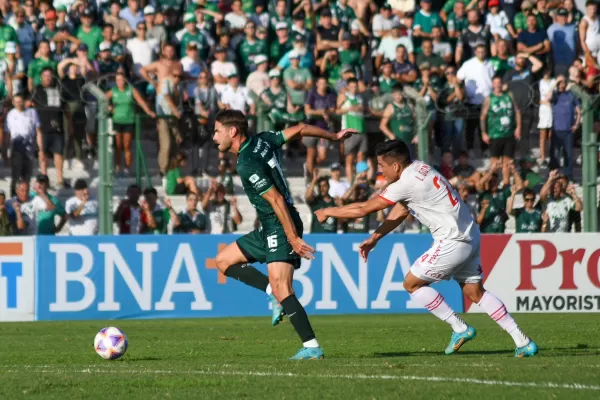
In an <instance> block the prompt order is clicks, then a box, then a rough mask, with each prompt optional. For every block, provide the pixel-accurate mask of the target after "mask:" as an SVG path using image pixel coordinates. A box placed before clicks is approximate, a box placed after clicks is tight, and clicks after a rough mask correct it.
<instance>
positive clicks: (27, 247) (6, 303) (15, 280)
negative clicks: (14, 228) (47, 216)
mask: <svg viewBox="0 0 600 400" xmlns="http://www.w3.org/2000/svg"><path fill="white" fill-rule="evenodd" d="M34 260H35V238H34V237H0V322H3V321H33V319H34V292H35V279H34V270H35V261H34Z"/></svg>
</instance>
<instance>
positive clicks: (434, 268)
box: [315, 140, 538, 357]
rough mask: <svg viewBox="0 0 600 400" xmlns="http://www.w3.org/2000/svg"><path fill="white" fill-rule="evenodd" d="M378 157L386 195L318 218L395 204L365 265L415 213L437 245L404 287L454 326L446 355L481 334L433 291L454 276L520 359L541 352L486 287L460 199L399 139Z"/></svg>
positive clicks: (368, 246)
mask: <svg viewBox="0 0 600 400" xmlns="http://www.w3.org/2000/svg"><path fill="white" fill-rule="evenodd" d="M377 159H378V162H379V167H380V168H381V172H382V174H383V176H384V177H385V179H386V180H387V182H388V183H389V186H388V187H387V188H386V189H385V190H384V191H383V193H381V194H380V195H379V196H376V197H373V198H371V199H369V200H368V201H366V202H362V203H354V204H350V205H348V206H344V207H333V208H324V209H321V210H318V211H316V212H315V214H316V216H317V218H318V219H319V221H320V222H322V221H325V220H326V219H327V218H329V217H334V218H347V219H355V218H361V217H364V216H366V215H369V214H371V213H373V212H376V211H379V210H383V209H385V208H387V207H390V206H392V205H393V206H394V208H393V209H392V211H391V212H390V213H389V215H388V217H387V219H386V220H385V222H384V223H383V224H382V225H381V226H380V227H379V228H378V229H377V230H376V231H375V232H374V233H373V234H372V235H371V237H370V238H369V239H367V240H366V241H364V242H363V243H362V244H361V245H360V254H361V256H362V257H363V258H364V259H365V261H366V259H367V256H368V254H369V252H370V251H371V250H372V249H373V248H374V247H375V246H376V245H377V242H378V241H379V240H380V239H381V238H382V237H384V236H385V235H387V234H388V233H389V232H391V231H393V230H394V229H395V228H396V227H397V226H398V225H400V224H401V223H402V221H404V219H405V218H406V217H407V216H408V214H409V213H410V214H412V215H413V216H414V217H415V218H417V219H418V220H419V221H421V223H422V224H423V225H425V226H426V227H427V228H429V231H430V232H431V234H432V236H433V239H434V242H433V245H432V246H431V248H430V249H429V250H428V251H427V252H425V254H423V255H422V256H421V257H419V259H417V261H415V263H414V264H413V265H412V267H411V268H410V272H409V273H408V274H407V275H406V277H405V278H404V288H405V289H406V291H407V292H409V293H410V295H411V297H412V298H413V299H414V300H415V301H416V302H417V303H419V304H420V305H422V306H423V307H425V308H426V309H427V310H429V311H430V312H431V313H432V314H433V315H435V316H436V317H438V318H439V319H441V320H442V321H445V322H447V323H448V324H449V325H450V326H451V327H452V330H453V331H454V332H453V333H452V338H451V339H450V344H449V345H448V347H447V348H446V351H445V352H446V354H452V353H454V352H455V351H457V350H458V349H460V347H461V346H462V345H463V344H465V343H466V342H468V341H469V340H471V339H474V338H475V336H476V331H475V329H474V328H473V327H471V326H470V325H468V324H466V323H465V322H464V321H463V320H462V319H461V318H460V317H459V316H458V315H457V314H456V313H455V312H454V310H453V309H452V308H450V306H449V305H448V304H447V303H446V301H445V300H444V297H443V296H442V295H441V294H440V293H439V292H438V291H437V290H435V289H433V288H432V287H430V285H431V284H432V283H435V282H439V281H441V280H448V279H450V278H454V280H456V281H457V282H458V284H459V285H460V286H461V288H462V290H463V293H464V294H465V296H467V297H468V298H470V299H471V301H473V302H474V303H477V305H478V306H479V307H481V308H482V309H483V310H484V311H485V312H487V313H488V315H489V316H490V317H491V318H492V319H493V320H494V321H496V322H497V323H498V325H500V326H501V327H502V328H503V329H504V330H505V331H507V332H508V333H509V334H510V335H511V337H512V338H513V339H514V341H515V345H516V347H517V349H516V350H515V357H530V356H533V355H535V354H537V352H538V348H537V345H536V344H535V343H534V342H533V341H532V340H531V339H530V338H529V337H527V336H526V335H525V334H524V333H523V332H522V331H521V329H519V326H518V325H517V323H516V322H515V320H514V319H513V318H512V316H511V315H510V314H509V313H508V311H507V310H506V306H505V305H504V303H502V302H501V301H500V300H499V299H498V298H497V297H495V296H494V295H493V294H491V293H490V292H487V291H486V290H485V289H484V288H483V284H482V282H481V281H482V270H481V265H480V261H479V243H480V232H479V226H477V224H476V222H475V221H474V220H473V217H472V216H471V213H470V212H469V208H468V207H467V205H466V204H465V203H464V202H463V201H462V199H461V198H460V196H459V195H458V194H457V193H456V192H455V190H454V189H453V188H452V187H451V186H450V184H449V183H448V182H447V181H446V179H445V178H444V177H443V176H442V175H440V174H439V173H438V172H436V171H435V170H433V169H432V168H431V167H430V166H429V165H427V164H425V163H423V162H422V161H412V160H411V159H410V152H409V150H408V146H407V145H406V144H405V143H404V142H402V141H400V140H393V141H389V142H385V143H381V144H380V145H379V146H378V148H377Z"/></svg>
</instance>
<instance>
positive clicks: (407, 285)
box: [402, 279, 419, 293]
mask: <svg viewBox="0 0 600 400" xmlns="http://www.w3.org/2000/svg"><path fill="white" fill-rule="evenodd" d="M402 285H403V286H404V290H406V291H407V292H408V293H413V292H414V291H416V290H417V289H418V288H419V286H418V285H417V284H416V282H413V281H411V280H410V279H405V280H404V282H403V283H402Z"/></svg>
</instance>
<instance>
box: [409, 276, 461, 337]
mask: <svg viewBox="0 0 600 400" xmlns="http://www.w3.org/2000/svg"><path fill="white" fill-rule="evenodd" d="M411 296H412V298H413V299H414V300H415V301H416V302H417V303H419V304H420V305H422V306H423V307H425V308H426V309H428V310H429V312H431V313H432V314H433V315H435V316H436V317H438V318H439V319H441V320H442V321H446V322H447V323H448V324H449V325H450V326H451V327H452V330H454V332H458V333H462V332H464V331H466V330H467V324H466V323H465V321H463V320H462V318H460V317H459V316H458V315H456V313H455V312H454V310H453V309H452V308H450V306H449V305H448V303H446V301H445V300H444V296H442V295H441V294H440V293H439V292H438V291H437V290H435V289H432V288H430V287H429V286H423V287H421V288H419V289H417V290H415V291H414V292H413V293H411Z"/></svg>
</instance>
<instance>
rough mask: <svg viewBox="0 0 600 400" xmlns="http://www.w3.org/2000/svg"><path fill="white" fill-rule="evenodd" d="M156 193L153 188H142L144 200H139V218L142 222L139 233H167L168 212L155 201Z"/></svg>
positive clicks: (156, 198)
mask: <svg viewBox="0 0 600 400" xmlns="http://www.w3.org/2000/svg"><path fill="white" fill-rule="evenodd" d="M157 200H158V193H157V192H156V189H154V188H147V189H146V190H144V200H143V201H141V202H140V208H141V210H142V213H141V216H140V219H141V222H142V224H141V225H142V227H141V233H145V234H161V233H167V228H168V226H169V219H170V213H169V210H168V209H166V208H162V207H161V206H160V204H158V203H157Z"/></svg>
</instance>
